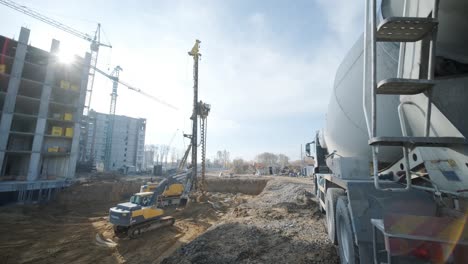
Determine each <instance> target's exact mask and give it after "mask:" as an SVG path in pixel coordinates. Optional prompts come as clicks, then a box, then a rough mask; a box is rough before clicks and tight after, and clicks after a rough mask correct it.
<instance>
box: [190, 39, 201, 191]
mask: <svg viewBox="0 0 468 264" xmlns="http://www.w3.org/2000/svg"><path fill="white" fill-rule="evenodd" d="M200 43H201V41H200V40H198V39H197V40H195V45H194V46H193V48H192V50H191V51H189V52H188V54H189V55H190V56H192V57H193V113H192V117H191V118H190V119H192V179H193V183H192V184H193V185H194V186H197V149H198V148H197V142H198V141H197V129H198V60H199V58H200V56H201V54H200V52H199V49H200Z"/></svg>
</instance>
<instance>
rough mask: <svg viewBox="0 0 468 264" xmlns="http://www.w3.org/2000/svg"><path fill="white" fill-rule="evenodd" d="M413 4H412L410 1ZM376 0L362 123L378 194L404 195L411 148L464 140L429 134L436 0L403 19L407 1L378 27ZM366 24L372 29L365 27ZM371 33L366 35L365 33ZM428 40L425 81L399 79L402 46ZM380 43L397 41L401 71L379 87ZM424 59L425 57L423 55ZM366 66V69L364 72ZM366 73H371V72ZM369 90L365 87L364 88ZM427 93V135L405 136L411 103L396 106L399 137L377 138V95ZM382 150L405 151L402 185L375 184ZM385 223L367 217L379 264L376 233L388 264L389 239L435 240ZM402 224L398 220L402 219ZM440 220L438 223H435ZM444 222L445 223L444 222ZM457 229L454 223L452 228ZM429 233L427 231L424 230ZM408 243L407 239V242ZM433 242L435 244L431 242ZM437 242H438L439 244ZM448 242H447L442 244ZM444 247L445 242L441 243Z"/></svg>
mask: <svg viewBox="0 0 468 264" xmlns="http://www.w3.org/2000/svg"><path fill="white" fill-rule="evenodd" d="M409 1H411V0H409ZM376 2H377V0H366V10H365V16H366V18H365V19H366V27H365V32H364V79H363V85H364V87H363V89H364V94H363V106H364V112H365V115H366V123H367V127H368V132H369V141H368V143H369V145H370V146H371V150H372V164H373V172H372V174H373V178H374V185H375V188H376V189H378V190H382V191H393V192H405V191H410V190H411V188H412V186H411V171H410V161H409V157H408V155H409V152H410V151H411V150H412V149H414V148H415V147H450V146H454V145H460V144H466V139H465V138H462V137H433V136H430V127H431V105H432V89H433V87H434V85H435V82H434V71H435V50H436V41H437V30H438V7H439V0H434V5H433V9H432V14H431V16H430V17H408V16H405V15H406V2H407V1H404V2H405V8H404V11H403V14H404V15H403V16H402V17H389V18H386V19H384V20H383V21H382V22H381V23H379V25H378V26H377V25H376V20H377V9H376V5H377V3H376ZM369 24H370V25H369ZM369 34H370V35H369ZM426 38H427V39H428V41H430V43H429V44H430V45H429V50H428V52H427V53H426V52H424V51H423V52H424V54H421V60H422V59H424V60H426V61H427V62H428V67H427V68H428V72H427V78H426V79H422V78H420V79H407V78H403V77H402V63H403V58H404V52H405V50H404V48H405V43H408V42H417V41H421V40H423V39H426ZM378 42H399V43H400V56H399V67H398V68H399V69H398V76H397V77H396V78H390V79H384V80H381V81H379V82H378V83H377V69H376V68H377V54H376V53H377V49H376V46H377V43H378ZM368 50H370V54H369V55H370V59H369V62H368V61H367V59H368V57H367V56H368V54H367V53H368ZM424 56H427V57H424ZM368 67H369V68H368ZM369 71H370V72H369ZM368 73H369V76H370V89H371V93H370V94H371V114H370V117H371V119H370V120H369V118H368V116H367V107H366V93H365V91H366V89H369V88H368V86H367V84H368V81H369V80H368V78H369V76H368ZM366 86H367V87H366ZM420 93H425V94H426V96H427V106H426V109H425V111H426V112H425V113H426V114H425V131H424V133H425V135H424V136H417V137H416V136H408V135H407V132H406V127H405V123H404V122H405V121H404V118H403V115H402V111H401V110H402V109H401V108H402V106H403V105H405V104H414V103H412V102H401V103H400V105H399V106H398V113H399V117H400V124H401V128H402V133H403V135H402V136H395V137H391V136H378V135H377V122H378V121H379V120H378V118H377V103H378V101H377V95H416V94H420ZM380 146H393V147H401V148H402V150H403V158H404V164H405V166H404V169H405V178H406V186H405V187H401V188H385V187H384V186H382V184H381V183H382V182H381V180H379V169H378V161H379V159H378V148H379V147H380ZM407 217H408V218H409V220H408V223H411V222H413V221H412V220H411V219H416V220H415V221H422V220H421V219H419V220H418V217H417V216H407ZM384 218H385V219H371V223H372V226H373V230H374V238H373V250H374V263H380V260H381V259H379V252H381V249H380V250H379V249H378V247H379V246H378V245H377V235H378V234H379V232H380V233H381V234H382V235H383V237H384V238H385V239H384V241H385V251H387V257H386V258H387V259H386V263H392V260H393V259H394V257H393V256H392V253H393V252H391V251H392V246H391V243H392V242H388V241H391V240H393V241H394V242H396V240H398V239H400V241H401V240H406V241H417V240H419V241H432V240H434V239H436V238H434V236H432V234H430V231H431V230H428V231H429V233H428V234H426V233H424V231H423V232H421V234H419V236H413V237H411V236H409V235H408V234H407V233H406V232H405V231H403V230H398V229H397V228H395V226H394V225H393V226H392V224H393V223H395V221H396V220H395V219H392V217H391V216H389V217H384ZM400 220H401V219H400ZM424 221H431V222H432V223H434V224H435V225H438V224H443V223H442V222H443V221H444V220H443V219H441V218H438V217H425V218H424ZM438 222H440V223H438ZM445 224H448V223H445ZM456 225H458V224H457V223H456V224H454V226H456ZM426 231H427V230H426ZM408 239H409V240H408ZM434 241H435V240H434ZM439 242H440V241H439ZM446 242H447V243H450V242H449V241H446ZM442 243H444V242H442Z"/></svg>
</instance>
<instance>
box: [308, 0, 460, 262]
mask: <svg viewBox="0 0 468 264" xmlns="http://www.w3.org/2000/svg"><path fill="white" fill-rule="evenodd" d="M365 1H366V10H365V28H364V34H363V36H361V37H360V38H359V40H358V41H357V42H356V44H355V45H354V46H353V47H352V48H351V50H350V51H349V53H348V54H347V56H346V57H345V59H344V60H343V62H342V64H341V65H340V67H339V68H338V70H337V73H336V77H335V83H334V87H333V93H332V96H331V100H330V103H329V106H328V111H327V121H326V127H325V128H324V129H322V130H321V131H319V132H317V133H316V135H315V139H314V141H313V142H311V143H308V144H307V145H306V152H307V153H308V155H309V156H311V157H314V159H315V165H314V166H315V168H314V177H313V179H314V181H315V184H316V196H317V199H318V202H319V205H320V208H321V210H322V211H323V212H324V213H326V222H327V231H328V234H329V238H330V239H331V241H333V242H334V243H337V244H338V247H339V254H340V258H341V262H342V263H468V230H467V228H466V223H467V212H468V211H467V210H468V203H467V201H468V148H467V146H468V145H467V140H466V139H465V137H466V136H467V134H468V118H467V117H466V116H465V114H467V113H468V1H466V0H443V1H440V2H439V1H437V0H423V1H420V0H381V1H377V0H365Z"/></svg>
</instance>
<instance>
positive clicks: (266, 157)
mask: <svg viewBox="0 0 468 264" xmlns="http://www.w3.org/2000/svg"><path fill="white" fill-rule="evenodd" d="M255 159H256V160H257V162H260V163H263V164H264V165H276V164H278V156H276V155H275V154H273V153H270V152H264V153H262V154H259V155H257V157H256V158H255Z"/></svg>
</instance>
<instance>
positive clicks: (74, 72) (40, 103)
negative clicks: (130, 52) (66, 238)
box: [0, 28, 90, 204]
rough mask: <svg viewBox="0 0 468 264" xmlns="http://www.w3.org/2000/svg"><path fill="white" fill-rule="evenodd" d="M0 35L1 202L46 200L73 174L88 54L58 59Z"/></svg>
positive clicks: (55, 45)
mask: <svg viewBox="0 0 468 264" xmlns="http://www.w3.org/2000/svg"><path fill="white" fill-rule="evenodd" d="M29 34H30V30H29V29H26V28H21V32H20V35H19V39H18V40H13V39H9V38H6V37H3V36H0V51H1V53H0V110H1V112H0V118H1V119H0V168H1V171H0V204H3V203H7V202H14V201H19V202H23V201H24V202H26V201H41V200H48V199H50V197H51V196H53V195H54V194H55V192H56V191H57V189H59V188H62V187H64V186H67V185H68V184H69V182H70V179H72V178H73V177H74V175H75V167H76V162H77V159H78V154H79V153H78V149H79V136H80V135H79V134H80V122H81V117H82V113H83V107H84V102H85V97H86V87H87V82H88V71H89V64H90V55H89V54H86V56H85V58H81V57H75V58H74V61H73V63H70V64H62V63H60V62H59V61H58V56H57V54H58V51H59V41H57V40H52V44H51V49H50V52H47V51H44V50H40V49H38V48H34V47H32V46H29V45H28V39H29Z"/></svg>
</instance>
